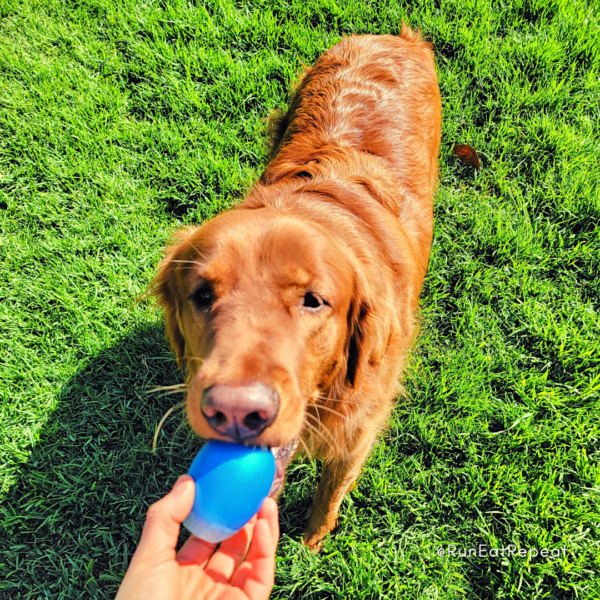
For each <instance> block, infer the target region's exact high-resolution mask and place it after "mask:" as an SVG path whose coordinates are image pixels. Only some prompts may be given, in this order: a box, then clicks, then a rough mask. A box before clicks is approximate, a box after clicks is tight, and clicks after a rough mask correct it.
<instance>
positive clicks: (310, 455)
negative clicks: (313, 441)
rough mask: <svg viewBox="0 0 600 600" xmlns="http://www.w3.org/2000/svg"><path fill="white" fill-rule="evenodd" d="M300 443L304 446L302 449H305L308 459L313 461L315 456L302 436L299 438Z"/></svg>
mask: <svg viewBox="0 0 600 600" xmlns="http://www.w3.org/2000/svg"><path fill="white" fill-rule="evenodd" d="M298 441H299V442H300V443H301V444H302V447H303V448H304V450H306V454H308V457H309V458H310V459H311V460H313V455H312V452H311V451H310V450H309V449H308V445H307V444H306V442H305V441H304V440H303V439H302V436H300V437H299V438H298Z"/></svg>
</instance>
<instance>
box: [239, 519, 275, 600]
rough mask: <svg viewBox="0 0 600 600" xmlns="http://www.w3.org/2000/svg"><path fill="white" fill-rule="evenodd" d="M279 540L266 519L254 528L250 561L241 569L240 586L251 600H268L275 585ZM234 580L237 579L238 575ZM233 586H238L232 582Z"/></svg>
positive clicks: (249, 555) (261, 520)
mask: <svg viewBox="0 0 600 600" xmlns="http://www.w3.org/2000/svg"><path fill="white" fill-rule="evenodd" d="M276 548H277V538H275V537H274V536H273V532H272V531H271V529H270V527H269V523H268V522H267V520H266V519H260V521H258V522H257V523H256V526H255V527H254V538H253V540H252V545H251V547H250V552H249V553H248V559H247V560H246V561H245V562H244V564H243V565H242V567H243V568H241V569H240V575H239V578H240V582H239V583H240V584H241V587H242V589H243V591H244V593H245V594H246V596H247V597H248V598H249V600H266V599H267V598H268V597H269V595H270V594H271V590H272V589H273V584H274V583H275V550H276ZM234 579H237V573H236V576H235V577H234ZM232 584H233V585H237V584H238V582H237V581H236V582H235V583H234V582H233V581H232Z"/></svg>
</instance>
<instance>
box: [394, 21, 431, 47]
mask: <svg viewBox="0 0 600 600" xmlns="http://www.w3.org/2000/svg"><path fill="white" fill-rule="evenodd" d="M400 37H401V38H402V39H403V40H405V41H407V42H410V43H411V44H424V45H425V46H429V47H431V44H430V43H429V42H426V41H425V40H424V39H423V36H422V35H421V32H420V31H415V30H413V29H411V28H410V27H409V26H408V25H407V24H406V23H402V30H401V31H400Z"/></svg>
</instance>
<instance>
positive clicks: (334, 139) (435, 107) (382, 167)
mask: <svg viewBox="0 0 600 600" xmlns="http://www.w3.org/2000/svg"><path fill="white" fill-rule="evenodd" d="M274 130H275V139H274V140H273V148H274V150H273V155H272V160H271V162H270V163H269V165H268V166H267V168H266V170H265V171H264V173H263V175H262V177H261V180H260V182H261V183H262V184H264V185H267V186H269V185H273V184H276V183H279V182H282V180H288V183H289V179H290V178H296V179H301V180H303V181H304V183H307V182H308V181H309V180H311V181H312V182H316V181H318V180H327V179H332V178H335V179H337V180H342V181H344V182H348V183H350V184H352V183H354V184H359V185H361V186H362V187H363V188H365V189H366V191H367V192H369V193H370V195H372V196H374V197H376V198H377V200H378V201H379V202H380V203H381V204H383V205H384V206H385V207H386V208H387V209H388V210H390V211H391V212H392V213H394V214H395V215H396V216H397V217H398V218H399V220H400V222H401V223H402V224H403V227H404V228H405V229H406V230H407V233H409V235H410V237H411V238H412V239H414V241H415V243H416V245H417V246H418V248H419V255H420V267H419V271H420V273H421V274H422V275H424V274H425V270H426V267H427V258H428V255H429V247H430V245H431V236H432V195H433V192H434V188H435V183H436V179H437V156H438V150H439V143H440V130H441V102H440V94H439V90H438V85H437V77H436V73H435V67H434V55H433V52H432V50H431V45H430V44H429V43H426V42H423V41H421V37H420V35H419V34H417V33H414V32H412V31H411V30H410V29H409V28H408V27H406V26H404V27H403V29H402V35H401V36H400V37H396V36H374V35H365V36H353V37H350V38H346V39H344V40H343V41H341V42H340V43H339V44H337V45H336V46H334V47H333V48H331V49H330V50H329V51H327V52H326V53H325V54H323V55H322V56H321V57H320V58H319V60H318V61H317V62H316V64H315V65H314V67H313V68H312V69H310V70H307V72H306V73H305V75H304V77H303V79H302V80H301V81H300V83H299V85H298V86H297V88H296V90H295V91H294V94H293V97H292V101H291V103H290V108H289V110H288V111H287V113H286V114H285V115H283V116H282V117H280V118H279V122H278V123H277V124H276V126H275V127H274Z"/></svg>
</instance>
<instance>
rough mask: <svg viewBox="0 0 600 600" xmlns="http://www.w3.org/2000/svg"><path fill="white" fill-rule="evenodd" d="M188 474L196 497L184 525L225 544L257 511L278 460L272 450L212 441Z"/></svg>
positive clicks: (197, 458)
mask: <svg viewBox="0 0 600 600" xmlns="http://www.w3.org/2000/svg"><path fill="white" fill-rule="evenodd" d="M188 475H191V477H192V478H193V479H194V481H195V482H196V497H195V498H194V506H193V507H192V512H191V513H190V514H189V515H188V517H187V519H186V520H185V521H184V523H183V524H184V525H185V527H186V528H187V529H188V530H189V531H191V532H192V533H193V534H194V535H196V536H198V537H199V538H201V539H203V540H206V541H207V542H212V543H215V542H222V541H223V540H226V539H227V538H230V537H231V536H232V535H234V534H235V533H237V532H238V531H239V530H240V529H241V528H242V527H243V526H244V525H245V524H246V523H247V522H248V521H249V520H250V519H251V518H252V517H253V516H254V515H255V514H256V513H257V512H258V509H259V508H260V507H261V505H262V503H263V500H264V499H265V498H266V497H267V496H268V494H269V491H270V490H271V485H272V484H273V477H274V476H275V458H274V457H273V454H272V453H271V451H270V450H264V449H262V448H257V447H253V446H241V445H238V444H229V443H227V442H219V441H216V440H211V441H209V442H207V443H206V444H205V445H204V446H203V447H202V450H200V452H199V453H198V455H197V456H196V458H195V459H194V461H193V462H192V466H191V467H190V469H189V471H188Z"/></svg>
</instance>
